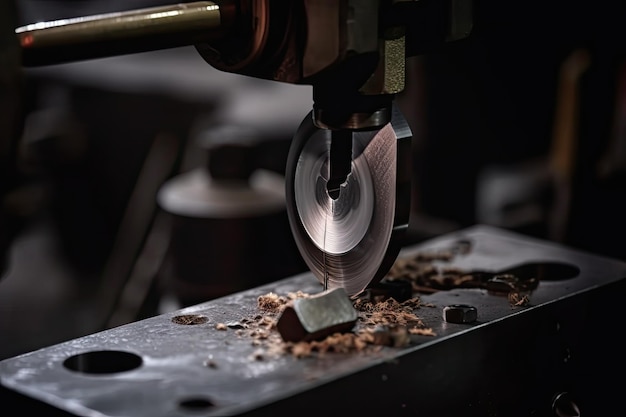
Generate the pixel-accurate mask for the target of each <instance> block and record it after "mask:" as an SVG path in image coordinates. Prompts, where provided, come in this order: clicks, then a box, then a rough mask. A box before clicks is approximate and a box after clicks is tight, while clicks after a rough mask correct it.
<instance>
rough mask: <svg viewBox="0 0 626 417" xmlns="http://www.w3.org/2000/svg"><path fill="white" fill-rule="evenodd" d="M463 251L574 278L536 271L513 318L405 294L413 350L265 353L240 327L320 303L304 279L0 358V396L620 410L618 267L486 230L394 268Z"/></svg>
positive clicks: (191, 404)
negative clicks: (283, 309) (311, 299)
mask: <svg viewBox="0 0 626 417" xmlns="http://www.w3.org/2000/svg"><path fill="white" fill-rule="evenodd" d="M461 240H463V241H468V240H469V241H471V242H472V249H471V251H470V252H469V253H467V254H462V255H461V254H459V255H458V256H457V257H456V258H455V259H454V260H452V261H450V262H449V263H446V265H448V266H450V267H455V268H461V269H466V270H474V269H476V270H482V271H500V270H506V269H507V268H510V267H511V266H513V265H519V264H524V263H537V262H558V263H562V264H570V265H572V266H575V267H576V268H577V269H578V271H579V273H578V274H577V275H576V276H573V277H568V278H563V277H560V276H556V277H554V276H551V275H550V274H548V275H546V276H542V279H541V280H540V282H539V285H538V286H537V287H536V288H535V289H534V290H533V291H532V294H531V295H530V303H528V304H526V305H524V306H520V307H517V306H512V305H511V304H510V303H509V302H508V300H507V298H506V297H503V296H500V295H495V294H492V293H490V292H489V291H488V290H486V289H477V288H459V289H452V290H449V291H437V292H434V293H432V294H415V296H418V297H419V298H420V301H421V306H420V307H416V309H415V310H414V313H415V315H416V316H418V317H419V319H420V320H421V321H423V323H424V326H426V327H427V328H430V329H431V330H432V333H430V334H409V338H410V339H409V344H408V345H402V346H398V347H393V346H376V348H377V349H372V350H364V351H352V352H343V353H340V352H332V351H329V352H325V353H324V354H318V355H313V356H308V357H302V358H300V357H296V356H295V355H293V354H291V353H288V352H285V353H281V354H276V355H272V353H271V349H270V347H269V346H268V347H267V349H266V348H264V347H263V346H264V345H262V344H260V342H262V341H263V340H266V339H258V338H255V337H253V336H251V335H250V334H249V333H246V331H248V330H250V329H246V326H247V325H248V324H249V323H250V320H259V321H260V322H263V317H265V316H266V315H267V312H266V311H264V310H262V309H260V307H259V304H258V300H259V297H261V296H262V295H265V294H269V293H273V294H276V295H286V294H289V293H292V292H297V291H303V292H305V293H308V294H311V295H315V294H319V293H321V286H320V285H319V282H317V280H316V279H315V277H313V276H312V274H311V273H308V272H307V273H303V274H300V275H295V276H292V277H289V278H286V279H283V280H280V281H276V282H272V283H269V284H267V285H263V286H260V287H257V288H253V289H249V290H246V291H243V292H239V293H235V294H231V295H228V296H226V297H223V298H219V299H216V300H211V301H208V302H205V303H201V304H198V305H194V306H190V307H187V308H184V309H181V310H177V311H174V312H170V313H166V314H163V315H160V316H155V317H152V318H148V319H145V320H141V321H138V322H135V323H130V324H126V325H122V326H118V327H115V328H111V329H109V330H106V331H103V332H99V333H95V334H91V335H87V336H84V337H80V338H77V339H74V340H69V341H66V342H63V343H59V344H56V345H53V346H50V347H46V348H43V349H39V350H36V351H33V352H29V353H26V354H22V355H19V356H16V357H14V358H9V359H5V360H3V361H1V362H0V383H1V386H2V390H0V399H1V400H2V403H3V405H4V406H5V407H7V409H12V408H11V407H12V406H13V405H15V406H17V407H18V408H13V409H19V410H20V412H23V413H28V412H30V411H33V412H34V413H35V414H37V415H55V416H58V415H64V416H96V415H97V416H101V417H113V416H121V415H124V416H141V417H143V416H146V417H147V416H150V417H159V416H167V417H189V416H190V415H203V416H207V417H208V416H235V415H237V416H241V415H246V416H262V415H263V416H265V415H267V416H270V415H272V416H275V415H286V414H287V413H292V412H293V410H294V409H302V407H303V406H304V407H306V409H307V411H309V412H311V413H325V414H333V413H337V412H346V413H348V412H350V413H352V414H351V415H359V414H362V415H433V416H443V415H446V416H447V415H464V416H477V417H478V416H481V417H482V416H485V415H490V416H506V417H509V416H531V415H532V416H546V417H547V416H553V415H555V414H554V413H561V414H563V413H564V412H569V411H567V410H570V409H571V410H573V409H579V410H580V414H581V415H611V414H612V412H614V411H615V410H619V409H621V408H620V407H621V406H622V404H621V398H622V393H621V390H622V386H621V385H620V384H615V383H614V382H613V378H611V377H610V376H611V375H613V374H618V375H619V374H621V373H622V372H623V371H624V370H625V369H626V361H625V359H624V356H623V354H622V346H623V345H622V343H621V333H620V331H619V329H620V326H621V322H619V321H616V320H618V318H619V317H620V316H621V315H620V314H619V312H618V311H617V310H618V309H620V308H621V305H622V304H623V303H622V301H623V300H622V299H623V296H624V294H625V293H626V278H625V277H626V264H625V263H624V262H622V261H617V260H611V259H608V258H605V257H600V256H594V255H592V254H587V253H584V252H581V251H577V250H573V249H570V248H565V247H562V246H560V245H557V244H554V243H549V242H544V241H541V240H537V239H534V238H530V237H527V236H523V235H518V234H515V233H511V232H507V231H503V230H499V229H495V228H492V227H488V226H475V227H471V228H468V229H463V230H460V231H457V232H454V233H451V234H447V235H443V236H440V237H438V238H435V239H433V240H429V241H427V242H424V243H422V244H419V245H416V246H412V247H407V248H404V249H403V251H402V253H401V254H400V258H402V259H405V258H411V257H415V256H418V255H420V254H430V253H440V252H441V251H444V250H447V249H449V248H450V247H452V246H454V245H455V244H456V243H457V242H458V241H461ZM554 278H556V279H554ZM224 279H226V277H224ZM451 304H467V305H472V306H475V307H476V308H477V310H479V311H480V316H479V320H477V321H475V322H473V323H468V324H464V325H458V324H450V323H447V322H445V321H444V320H443V319H442V316H441V309H442V308H443V307H445V306H448V305H451ZM257 317H258V318H257ZM614 319H615V320H614ZM360 325H363V323H361V322H360V321H357V324H356V328H358V326H360ZM276 333H277V330H276V329H272V330H266V332H265V333H262V332H260V333H259V334H257V336H263V337H272V335H276ZM281 343H282V342H281ZM280 346H281V344H279V345H275V346H274V348H275V347H280ZM364 392H365V393H367V395H366V397H367V398H364V397H363V393H364ZM564 392H567V396H566V397H567V401H565V399H566V398H565V397H564V396H563V395H560V394H562V393H564ZM347 399H348V400H347ZM570 405H571V406H570ZM574 405H575V407H574ZM561 414H558V415H561ZM563 415H566V414H563Z"/></svg>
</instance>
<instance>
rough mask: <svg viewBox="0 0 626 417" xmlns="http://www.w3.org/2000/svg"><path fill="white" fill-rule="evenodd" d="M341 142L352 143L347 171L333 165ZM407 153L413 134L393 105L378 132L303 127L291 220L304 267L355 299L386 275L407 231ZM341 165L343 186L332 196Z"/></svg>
mask: <svg viewBox="0 0 626 417" xmlns="http://www.w3.org/2000/svg"><path fill="white" fill-rule="evenodd" d="M346 135H347V136H346ZM338 141H348V144H349V145H351V146H350V147H349V149H351V152H344V153H345V154H346V155H344V156H343V159H347V165H348V167H349V168H348V169H342V168H341V165H342V164H343V162H342V160H341V157H339V158H338V159H339V160H334V159H333V149H334V148H335V147H336V146H340V144H339V143H337V142H338ZM410 149H411V131H410V129H409V127H408V124H407V123H406V120H405V119H404V117H403V116H402V114H401V113H400V112H399V110H398V109H397V108H395V107H394V115H393V118H392V122H390V123H388V124H387V125H386V126H385V127H383V128H382V129H380V130H372V131H362V132H349V131H348V132H342V134H341V135H337V133H336V132H334V131H331V130H326V129H319V128H317V127H316V126H315V125H314V123H313V121H312V118H311V117H307V118H305V119H304V121H303V122H302V124H301V126H300V127H299V128H298V130H297V132H296V135H295V137H294V139H293V142H292V144H291V147H290V150H289V155H288V159H287V170H286V175H285V176H286V178H285V183H286V198H287V214H288V216H289V223H290V225H291V229H292V232H293V235H294V238H295V241H296V244H297V245H298V248H299V250H300V253H301V254H302V257H303V258H304V261H305V262H306V263H307V265H308V267H309V269H310V270H311V271H312V272H313V274H314V276H315V277H316V278H317V279H318V280H319V282H320V283H322V284H323V285H324V286H325V287H326V288H328V289H334V288H338V287H341V288H344V289H345V290H346V292H347V293H348V295H349V296H350V297H354V296H357V295H358V294H360V293H361V292H362V291H363V290H365V289H366V288H367V286H368V285H370V284H375V283H377V282H378V281H380V280H381V279H382V278H383V276H384V275H385V274H386V273H387V272H388V271H389V268H390V267H391V265H392V264H393V262H394V261H395V259H396V256H397V254H398V252H399V250H400V247H401V244H402V241H403V239H404V233H405V232H406V229H407V227H408V220H409V212H410V200H411V188H410V172H411V170H410V168H411V152H410ZM337 165H339V168H338V170H339V171H340V172H343V178H344V180H343V181H342V182H341V185H340V187H339V188H340V190H339V192H338V193H337V195H336V196H334V197H333V195H332V194H333V192H332V191H333V189H334V188H335V187H334V185H333V181H332V178H333V176H334V175H335V174H333V172H334V168H335V167H336V166H337ZM346 172H347V175H345V174H346Z"/></svg>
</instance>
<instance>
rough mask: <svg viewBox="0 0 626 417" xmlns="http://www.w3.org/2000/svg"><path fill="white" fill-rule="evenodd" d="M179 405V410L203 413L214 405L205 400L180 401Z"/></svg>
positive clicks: (190, 399)
mask: <svg viewBox="0 0 626 417" xmlns="http://www.w3.org/2000/svg"><path fill="white" fill-rule="evenodd" d="M179 405H180V407H181V408H184V409H186V410H188V411H205V410H207V409H209V408H211V407H214V406H215V404H213V403H212V402H211V401H210V400H208V399H206V398H188V399H186V400H182V401H181V402H180V403H179Z"/></svg>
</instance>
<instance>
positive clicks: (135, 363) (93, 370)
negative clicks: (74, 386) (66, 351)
mask: <svg viewBox="0 0 626 417" xmlns="http://www.w3.org/2000/svg"><path fill="white" fill-rule="evenodd" d="M141 364H142V360H141V357H140V356H139V355H136V354H134V353H130V352H122V351H115V350H101V351H94V352H86V353H81V354H79V355H74V356H71V357H69V358H67V359H66V360H65V361H64V362H63V366H65V367H66V368H67V369H69V370H71V371H74V372H81V373H84V374H113V373H117V372H126V371H130V370H132V369H136V368H139V367H140V366H141Z"/></svg>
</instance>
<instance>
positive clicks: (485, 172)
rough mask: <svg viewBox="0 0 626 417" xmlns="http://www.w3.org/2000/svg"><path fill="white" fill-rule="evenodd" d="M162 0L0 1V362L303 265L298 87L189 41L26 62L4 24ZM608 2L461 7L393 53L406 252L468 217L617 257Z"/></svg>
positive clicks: (622, 141)
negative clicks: (245, 71) (294, 220)
mask: <svg viewBox="0 0 626 417" xmlns="http://www.w3.org/2000/svg"><path fill="white" fill-rule="evenodd" d="M160 4H169V3H168V2H164V1H159V2H157V1H149V0H141V1H139V0H134V1H130V0H127V1H119V0H116V1H112V0H111V1H103V0H63V1H60V0H59V1H56V0H54V1H52V0H38V1H37V0H15V1H7V0H4V1H3V2H2V4H1V5H0V29H1V30H2V32H1V38H0V39H1V43H0V109H1V113H0V145H1V147H0V163H1V167H0V173H1V174H2V176H1V177H0V197H2V200H1V202H2V210H1V211H0V248H1V249H2V252H1V253H0V255H5V258H4V260H3V263H2V270H1V271H0V272H1V273H2V278H0V359H2V358H6V357H11V356H15V355H17V354H20V353H24V352H27V351H31V350H34V349H37V348H41V347H45V346H48V345H51V344H54V343H58V342H61V341H65V340H68V339H71V338H75V337H79V336H81V335H85V334H90V333H93V332H96V331H99V330H103V329H105V328H108V327H112V326H116V325H120V324H124V323H127V322H130V321H135V320H138V319H141V318H144V317H148V316H151V315H155V314H160V313H162V312H165V311H169V310H172V309H176V308H179V307H181V306H183V305H191V304H194V303H197V302H201V301H206V300H208V299H211V298H215V297H219V296H222V295H226V294H229V293H232V292H235V291H239V290H242V289H245V288H250V287H252V286H256V285H260V284H262V283H266V282H270V281H274V280H277V279H280V278H284V277H288V276H291V275H294V274H297V273H301V272H304V271H305V270H306V266H305V265H304V263H303V261H302V259H301V258H300V256H299V254H298V252H297V249H296V248H295V244H294V242H293V239H292V236H291V232H290V230H289V225H288V222H287V216H286V211H285V206H284V196H283V188H282V187H283V184H282V182H283V175H284V168H285V164H286V157H287V153H288V150H289V145H290V141H291V137H292V136H293V134H294V132H295V130H296V129H297V127H298V125H299V124H300V122H301V121H302V119H303V118H304V117H305V116H306V115H307V113H308V112H309V111H310V109H311V106H312V97H311V87H310V86H302V85H290V84H283V83H278V82H273V81H266V80H261V79H256V78H251V77H247V76H241V75H236V74H229V73H224V72H220V71H218V70H216V69H214V68H212V67H211V66H209V65H208V64H207V63H206V62H205V61H204V60H203V59H202V58H201V56H200V55H199V54H198V53H197V51H196V50H195V48H193V47H183V48H174V49H168V50H162V51H157V52H146V53H138V54H132V55H124V56H118V57H112V58H103V59H94V60H90V61H83V62H76V63H71V64H59V65H51V66H46V67H38V68H22V67H21V66H20V62H19V50H18V47H17V44H16V40H15V35H14V29H15V28H16V27H18V26H22V25H25V24H28V23H33V22H37V21H45V20H53V19H60V18H67V17H75V16H84V15H89V14H98V13H105V12H112V11H122V10H130V9H137V8H141V7H150V6H156V5H160ZM624 19H626V5H625V4H624V2H622V1H617V0H607V1H604V2H602V4H594V5H591V4H590V3H588V2H587V3H584V4H583V2H571V1H565V0H556V1H552V2H547V4H533V3H521V2H517V3H514V4H511V3H506V4H503V2H498V1H496V0H476V1H475V11H474V30H473V33H472V35H471V36H470V37H469V38H467V39H464V40H461V41H457V42H455V43H450V44H447V45H445V47H443V48H440V49H437V50H433V51H430V52H428V53H426V54H424V55H420V56H415V57H410V58H409V59H408V60H407V86H406V89H405V90H404V91H403V92H402V93H401V94H399V95H398V104H399V105H400V107H401V109H402V110H403V112H404V114H405V116H406V117H407V119H408V120H409V123H410V125H411V127H412V129H413V133H414V137H413V161H414V178H413V199H412V201H413V205H412V214H411V219H410V225H409V233H408V235H407V238H406V245H412V244H416V243H419V242H421V241H424V240H426V239H428V238H431V237H435V236H438V235H441V234H444V233H448V232H451V231H454V230H458V229H461V228H464V227H467V226H471V225H474V224H477V223H482V224H491V225H494V226H498V227H502V228H506V229H510V230H513V231H517V232H520V233H524V234H527V235H531V236H536V237H540V238H542V239H548V240H551V241H554V242H557V243H562V244H564V245H568V246H570V247H575V248H579V249H581V250H585V251H588V252H592V253H596V254H600V255H604V256H607V257H611V258H617V259H624V260H626V243H624V239H623V235H624V231H625V230H626V228H625V226H626V219H625V218H624V215H623V213H626V203H625V202H624V200H626V198H624V197H625V196H626V193H625V192H626V176H625V172H626V130H625V127H626V71H625V69H626V67H624V63H625V62H626V61H625V60H624V57H625V53H626V41H624V39H626V36H625V35H626V33H624V32H625V31H626V29H625V28H626V26H625V25H624V24H623V22H624Z"/></svg>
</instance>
